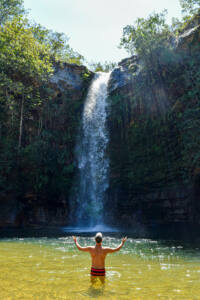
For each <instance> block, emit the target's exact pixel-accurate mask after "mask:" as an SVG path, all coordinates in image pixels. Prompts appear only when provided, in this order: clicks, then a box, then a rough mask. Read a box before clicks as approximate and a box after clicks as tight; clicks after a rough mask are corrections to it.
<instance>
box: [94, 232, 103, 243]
mask: <svg viewBox="0 0 200 300" xmlns="http://www.w3.org/2000/svg"><path fill="white" fill-rule="evenodd" d="M102 239H103V238H102V233H101V232H97V234H96V235H95V241H96V243H97V244H101V243H102Z"/></svg>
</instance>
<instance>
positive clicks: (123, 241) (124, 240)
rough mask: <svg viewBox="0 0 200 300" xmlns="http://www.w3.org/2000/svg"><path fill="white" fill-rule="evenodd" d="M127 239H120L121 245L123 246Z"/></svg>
mask: <svg viewBox="0 0 200 300" xmlns="http://www.w3.org/2000/svg"><path fill="white" fill-rule="evenodd" d="M126 240H127V237H124V238H122V244H123V245H124V243H125V242H126Z"/></svg>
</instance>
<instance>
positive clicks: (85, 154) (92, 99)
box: [76, 73, 110, 226]
mask: <svg viewBox="0 0 200 300" xmlns="http://www.w3.org/2000/svg"><path fill="white" fill-rule="evenodd" d="M109 76H110V74H109V73H96V74H95V78H94V79H93V81H92V84H91V86H90V88H89V91H88V95H87V97H86V101H85V105H84V110H83V117H82V129H81V136H80V139H79V141H78V143H77V161H78V168H79V189H78V195H77V199H76V200H77V202H78V206H77V212H76V225H79V226H94V225H97V224H103V202H104V196H105V191H106V189H107V188H108V169H109V160H108V158H107V157H106V148H107V143H108V133H107V129H106V116H107V112H106V111H107V101H106V100H107V84H108V80H109Z"/></svg>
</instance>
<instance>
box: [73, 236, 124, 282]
mask: <svg viewBox="0 0 200 300" xmlns="http://www.w3.org/2000/svg"><path fill="white" fill-rule="evenodd" d="M73 240H74V242H75V244H76V247H77V248H78V250H80V251H85V252H89V253H90V255H91V258H92V268H91V275H92V276H105V259H106V255H107V254H108V253H114V252H117V251H119V250H120V249H121V248H122V246H123V245H124V243H125V242H126V240H127V238H126V237H125V238H123V239H122V242H121V244H120V245H119V246H118V247H116V248H107V247H102V234H101V233H100V232H99V233H97V234H96V237H95V240H96V245H95V246H89V247H81V246H80V245H79V244H78V242H77V239H76V237H75V236H73ZM103 270H104V272H103Z"/></svg>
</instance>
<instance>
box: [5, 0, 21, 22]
mask: <svg viewBox="0 0 200 300" xmlns="http://www.w3.org/2000/svg"><path fill="white" fill-rule="evenodd" d="M24 12H25V10H24V7H23V0H0V24H3V23H5V22H6V20H9V19H10V18H11V17H16V16H18V15H21V14H23V13H24Z"/></svg>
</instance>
